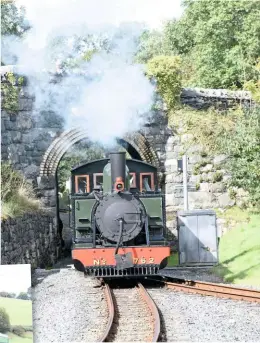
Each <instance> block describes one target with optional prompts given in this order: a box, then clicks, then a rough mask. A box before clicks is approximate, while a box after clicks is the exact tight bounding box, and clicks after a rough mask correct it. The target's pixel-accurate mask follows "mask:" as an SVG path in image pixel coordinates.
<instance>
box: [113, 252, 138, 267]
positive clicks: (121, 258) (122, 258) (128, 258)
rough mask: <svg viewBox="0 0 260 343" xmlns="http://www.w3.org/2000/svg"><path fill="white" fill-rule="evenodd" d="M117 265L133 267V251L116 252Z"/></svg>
mask: <svg viewBox="0 0 260 343" xmlns="http://www.w3.org/2000/svg"><path fill="white" fill-rule="evenodd" d="M115 260H116V267H117V269H127V268H132V267H133V266H134V264H133V256H132V253H131V252H127V253H126V254H122V255H121V254H116V255H115Z"/></svg>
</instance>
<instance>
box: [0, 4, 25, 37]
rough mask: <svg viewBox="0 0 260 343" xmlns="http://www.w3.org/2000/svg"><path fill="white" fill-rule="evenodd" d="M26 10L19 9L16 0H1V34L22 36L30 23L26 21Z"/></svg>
mask: <svg viewBox="0 0 260 343" xmlns="http://www.w3.org/2000/svg"><path fill="white" fill-rule="evenodd" d="M24 16H25V10H24V8H23V7H21V8H20V9H18V8H17V7H16V5H15V1H13V0H9V1H1V34H2V36H5V35H15V36H21V35H22V34H23V33H24V32H25V31H26V30H27V29H28V28H29V25H28V23H26V21H25V18H24Z"/></svg>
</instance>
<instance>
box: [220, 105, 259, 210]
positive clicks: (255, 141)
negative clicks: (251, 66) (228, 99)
mask: <svg viewBox="0 0 260 343" xmlns="http://www.w3.org/2000/svg"><path fill="white" fill-rule="evenodd" d="M221 148H222V151H223V152H225V153H227V155H228V156H229V159H228V160H227V168H228V169H229V170H230V173H231V175H232V178H231V183H230V185H231V186H235V187H238V188H242V189H244V190H245V191H248V193H249V196H250V201H251V204H252V205H253V206H256V207H258V208H260V168H259V166H260V106H256V107H255V108H254V109H253V110H252V111H248V110H247V111H246V112H245V115H244V116H243V117H241V118H240V120H238V121H237V122H236V125H235V128H234V131H233V133H232V135H226V137H225V138H224V139H223V140H222V145H221Z"/></svg>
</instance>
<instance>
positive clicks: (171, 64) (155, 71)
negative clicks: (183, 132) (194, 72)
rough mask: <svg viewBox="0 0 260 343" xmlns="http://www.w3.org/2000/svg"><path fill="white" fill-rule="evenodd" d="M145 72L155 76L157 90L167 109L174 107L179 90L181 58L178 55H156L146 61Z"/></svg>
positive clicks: (149, 75)
mask: <svg viewBox="0 0 260 343" xmlns="http://www.w3.org/2000/svg"><path fill="white" fill-rule="evenodd" d="M146 74H147V76H148V77H150V78H155V79H156V82H157V91H158V93H159V94H160V95H161V96H162V98H163V100H164V101H165V103H166V104H167V107H168V109H172V108H174V107H175V105H176V103H178V100H179V95H180V92H181V60H180V58H179V57H178V56H156V57H154V58H152V59H151V60H149V62H148V63H147V71H146Z"/></svg>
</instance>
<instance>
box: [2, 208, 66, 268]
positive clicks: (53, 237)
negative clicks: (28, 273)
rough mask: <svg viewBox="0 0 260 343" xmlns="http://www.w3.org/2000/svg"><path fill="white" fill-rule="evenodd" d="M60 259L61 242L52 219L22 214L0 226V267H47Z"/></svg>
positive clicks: (39, 214) (45, 215)
mask: <svg viewBox="0 0 260 343" xmlns="http://www.w3.org/2000/svg"><path fill="white" fill-rule="evenodd" d="M59 256H60V240H59V237H58V234H57V230H56V225H54V219H53V217H51V216H49V215H48V214H44V213H34V214H25V215H23V216H22V217H19V218H16V219H7V220H5V221H2V223H1V263H2V264H23V263H28V264H31V265H32V267H33V268H36V267H41V268H44V267H49V266H51V265H52V264H53V263H55V262H56V261H57V259H58V257H59Z"/></svg>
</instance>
